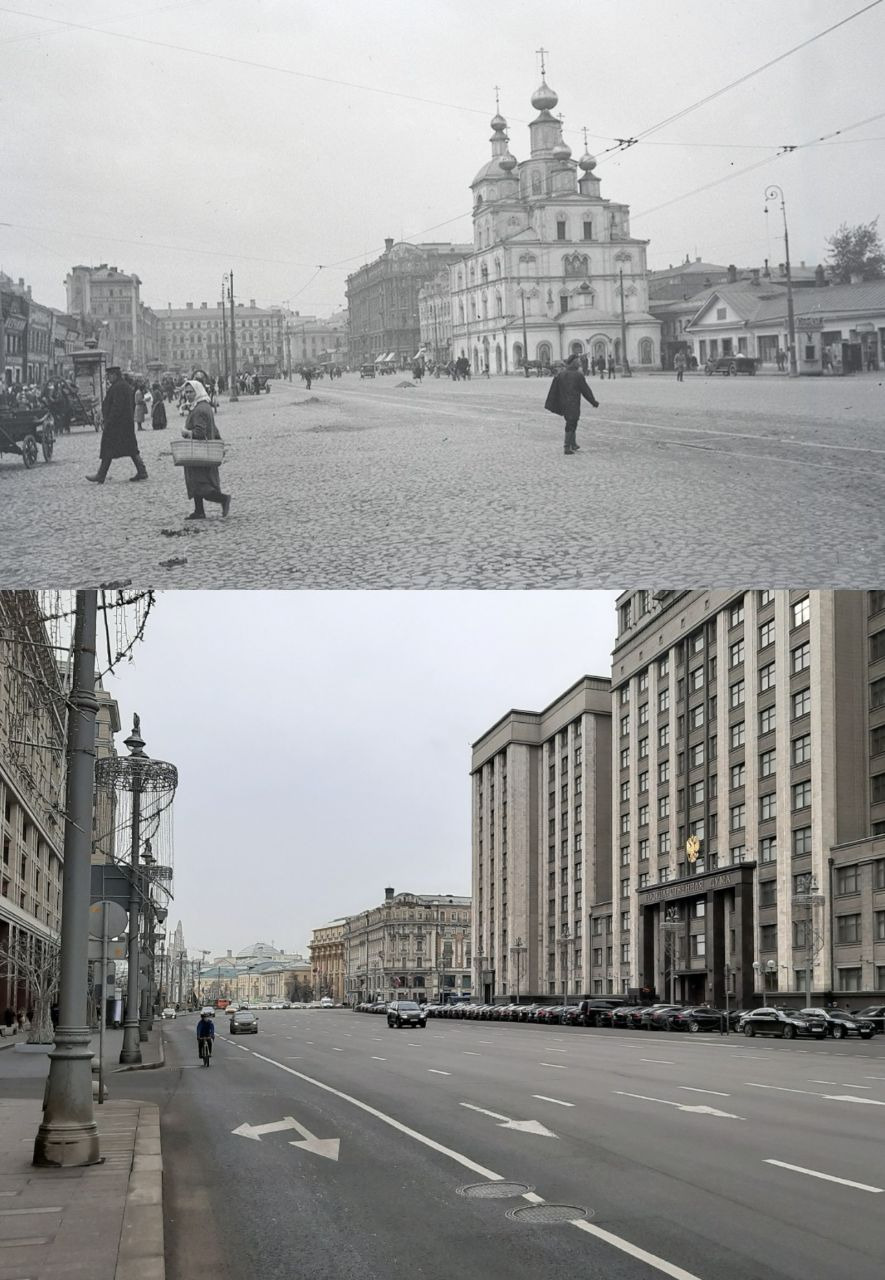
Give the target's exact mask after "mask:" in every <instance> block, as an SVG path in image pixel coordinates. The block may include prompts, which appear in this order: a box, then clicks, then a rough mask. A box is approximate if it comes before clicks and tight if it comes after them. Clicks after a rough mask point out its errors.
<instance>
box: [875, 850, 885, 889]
mask: <svg viewBox="0 0 885 1280" xmlns="http://www.w3.org/2000/svg"><path fill="white" fill-rule="evenodd" d="M873 888H874V889H885V858H877V859H876V861H875V862H874V863H873Z"/></svg>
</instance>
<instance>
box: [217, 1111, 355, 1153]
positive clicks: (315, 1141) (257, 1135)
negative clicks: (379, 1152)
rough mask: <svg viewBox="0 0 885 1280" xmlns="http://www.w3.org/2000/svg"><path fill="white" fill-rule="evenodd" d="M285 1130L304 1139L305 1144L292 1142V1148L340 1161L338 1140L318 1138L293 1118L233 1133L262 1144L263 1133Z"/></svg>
mask: <svg viewBox="0 0 885 1280" xmlns="http://www.w3.org/2000/svg"><path fill="white" fill-rule="evenodd" d="M283 1129H294V1130H295V1132H296V1133H300V1134H301V1136H302V1138H303V1139H304V1141H303V1142H290V1143H289V1146H290V1147H302V1148H303V1149H304V1150H305V1151H309V1152H311V1154H312V1155H315V1156H324V1157H325V1158H326V1159H327V1160H337V1159H338V1149H339V1147H340V1145H341V1144H340V1142H339V1140H338V1139H337V1138H317V1137H315V1136H314V1135H313V1134H312V1133H311V1132H310V1130H309V1129H306V1128H305V1127H304V1125H303V1124H299V1123H298V1121H297V1120H296V1119H294V1117H292V1116H285V1117H284V1118H283V1119H282V1120H274V1121H273V1122H272V1123H271V1124H241V1125H240V1126H239V1127H238V1128H236V1129H232V1130H231V1132H232V1133H234V1134H236V1136H237V1137H238V1138H253V1139H254V1140H255V1141H256V1142H260V1141H261V1135H262V1134H263V1133H279V1132H280V1131H281V1130H283Z"/></svg>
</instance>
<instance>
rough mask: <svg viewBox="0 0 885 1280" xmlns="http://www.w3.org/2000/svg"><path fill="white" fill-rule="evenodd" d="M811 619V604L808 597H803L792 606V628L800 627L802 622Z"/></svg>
mask: <svg viewBox="0 0 885 1280" xmlns="http://www.w3.org/2000/svg"><path fill="white" fill-rule="evenodd" d="M810 617H811V602H810V600H809V598H808V596H803V597H802V599H801V600H797V601H796V602H795V604H794V605H793V626H794V627H801V626H802V624H803V622H807V621H808V619H809V618H810Z"/></svg>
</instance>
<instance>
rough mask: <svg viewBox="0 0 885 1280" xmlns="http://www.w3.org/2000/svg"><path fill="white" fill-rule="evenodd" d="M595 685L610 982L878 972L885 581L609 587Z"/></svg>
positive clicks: (711, 992)
mask: <svg viewBox="0 0 885 1280" xmlns="http://www.w3.org/2000/svg"><path fill="white" fill-rule="evenodd" d="M612 695H613V716H614V719H615V725H614V732H615V738H614V750H615V761H614V774H613V805H614V817H615V824H614V831H613V848H614V860H613V861H614V865H613V870H612V876H613V880H614V882H615V886H616V887H615V892H614V895H613V899H614V910H613V912H612V915H613V935H614V936H613V945H614V972H615V987H616V989H619V990H628V989H630V988H633V987H647V988H651V989H654V990H656V991H657V992H658V993H659V994H661V995H663V994H664V993H666V994H668V995H669V994H670V992H672V993H673V995H674V997H675V998H676V999H677V1000H686V1001H698V1002H700V1001H703V1000H708V1001H710V1002H711V1003H714V1004H718V1003H720V1002H722V1001H723V1000H724V998H725V993H726V990H728V992H729V995H733V998H734V999H735V1000H736V1001H737V1002H738V1004H742V1005H745V1006H746V1005H750V1004H753V1003H757V1004H758V1003H759V1002H760V1001H761V1000H762V999H764V998H765V997H766V996H767V995H769V993H771V992H774V991H777V992H778V993H779V998H780V999H783V998H784V997H785V996H786V998H787V1000H790V1001H791V1002H793V1003H796V1002H800V1003H803V1004H804V1003H805V999H806V984H807V982H808V977H809V976H810V980H811V982H810V985H811V988H812V995H813V999H814V1001H816V1002H817V1001H823V1000H824V999H832V998H842V997H844V996H846V995H849V994H850V995H851V996H854V997H855V998H856V997H857V996H858V995H861V993H863V994H866V995H873V994H874V993H875V994H878V993H881V992H882V991H883V990H885V592H881V591H873V592H848V591H837V592H828V591H807V590H797V591H743V592H733V591H732V592H729V591H690V592H661V593H657V594H652V593H651V592H648V591H639V592H635V591H634V592H629V593H627V594H625V595H623V596H621V597H620V598H619V601H618V638H617V643H616V646H615V650H614V654H613V673H612ZM808 969H810V970H811V973H810V975H808V974H807V970H808ZM602 981H603V974H602V972H601V970H600V972H599V974H598V976H597V977H596V981H595V983H594V987H593V989H594V990H596V989H599V990H603V989H604V986H603V985H601V984H602ZM597 984H599V985H598V986H597ZM769 998H770V996H769Z"/></svg>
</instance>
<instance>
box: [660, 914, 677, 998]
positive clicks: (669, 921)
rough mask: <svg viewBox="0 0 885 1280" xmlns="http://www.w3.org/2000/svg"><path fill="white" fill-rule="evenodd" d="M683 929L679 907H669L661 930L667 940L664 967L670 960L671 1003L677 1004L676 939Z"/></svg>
mask: <svg viewBox="0 0 885 1280" xmlns="http://www.w3.org/2000/svg"><path fill="white" fill-rule="evenodd" d="M681 928H682V921H681V920H680V918H679V908H678V907H668V908H667V912H666V915H665V917H664V922H663V924H662V925H661V929H662V931H663V934H664V940H665V954H664V967H665V968H666V967H667V961H668V959H669V974H670V1003H671V1004H675V1003H676V937H677V935H678V933H679V930H680V929H681Z"/></svg>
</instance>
